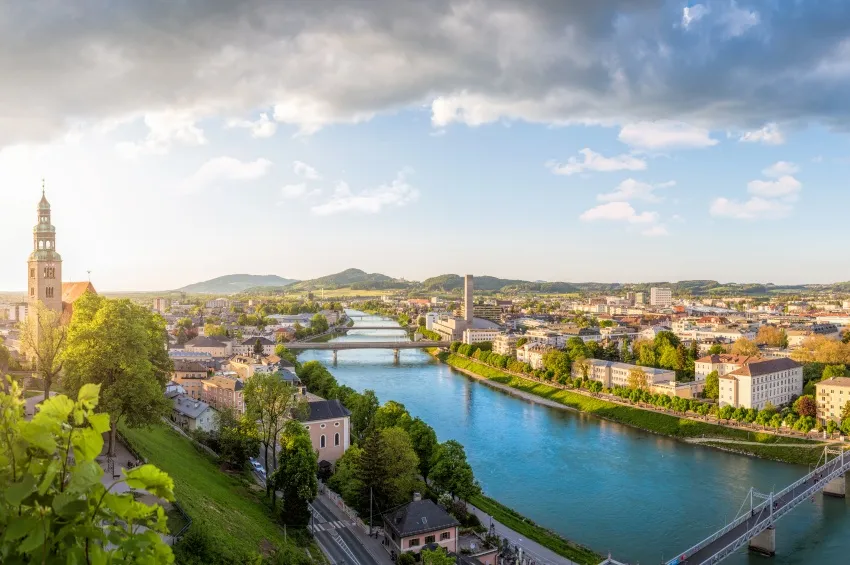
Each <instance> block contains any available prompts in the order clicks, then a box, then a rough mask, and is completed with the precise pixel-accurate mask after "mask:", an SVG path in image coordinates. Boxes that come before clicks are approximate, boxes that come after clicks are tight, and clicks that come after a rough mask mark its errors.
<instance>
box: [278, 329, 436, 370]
mask: <svg viewBox="0 0 850 565" xmlns="http://www.w3.org/2000/svg"><path fill="white" fill-rule="evenodd" d="M360 329H362V328H360ZM390 329H401V328H390ZM451 344H452V342H450V341H326V342H324V343H322V342H309V341H291V342H289V343H287V344H286V348H287V349H289V350H291V351H303V350H305V349H322V350H326V351H327V350H330V351H333V355H334V363H336V354H337V351H342V350H344V349H392V350H393V351H394V352H395V361H396V362H398V359H399V352H400V351H401V350H402V349H425V348H428V347H449V346H450V345H451Z"/></svg>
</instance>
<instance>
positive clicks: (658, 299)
mask: <svg viewBox="0 0 850 565" xmlns="http://www.w3.org/2000/svg"><path fill="white" fill-rule="evenodd" d="M649 304H650V306H658V307H659V308H669V307H670V305H672V304H673V291H672V290H671V289H669V288H663V287H658V286H654V287H652V288H650V289H649Z"/></svg>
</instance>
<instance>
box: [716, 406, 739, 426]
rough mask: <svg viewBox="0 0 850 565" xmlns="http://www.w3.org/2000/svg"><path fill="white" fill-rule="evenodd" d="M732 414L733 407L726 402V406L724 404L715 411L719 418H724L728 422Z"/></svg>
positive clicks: (733, 411)
mask: <svg viewBox="0 0 850 565" xmlns="http://www.w3.org/2000/svg"><path fill="white" fill-rule="evenodd" d="M734 414H735V409H734V408H733V407H732V406H730V405H728V404H727V405H726V406H724V407H722V408H721V409H720V411H719V412H718V413H717V417H718V418H720V419H721V420H726V421H727V422H728V421H729V420H731V419H732V417H733V415H734Z"/></svg>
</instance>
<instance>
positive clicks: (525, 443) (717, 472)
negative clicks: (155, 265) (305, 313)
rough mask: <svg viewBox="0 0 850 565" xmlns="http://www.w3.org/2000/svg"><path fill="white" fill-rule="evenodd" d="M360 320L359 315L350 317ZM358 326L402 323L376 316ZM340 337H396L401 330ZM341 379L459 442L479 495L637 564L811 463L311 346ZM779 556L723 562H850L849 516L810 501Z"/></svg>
mask: <svg viewBox="0 0 850 565" xmlns="http://www.w3.org/2000/svg"><path fill="white" fill-rule="evenodd" d="M351 313H352V314H357V312H353V311H352V312H351ZM356 324H362V325H367V324H368V325H370V326H374V325H384V324H386V325H387V326H388V327H393V326H396V325H397V324H395V322H393V321H390V320H386V319H385V318H379V317H368V318H364V319H362V320H357V322H356ZM337 339H338V340H357V341H364V340H370V341H371V340H374V341H397V340H399V339H405V338H404V337H403V334H401V332H399V331H392V330H387V331H383V330H363V331H361V332H356V331H353V332H349V334H348V335H347V336H345V337H340V338H337ZM299 358H300V360H301V361H302V362H303V361H310V360H318V361H320V362H322V363H323V364H325V365H326V366H327V367H328V368H329V369H330V371H331V372H332V373H333V374H334V375H335V376H336V378H337V380H338V381H339V382H340V383H341V384H346V385H348V386H350V387H352V388H354V389H356V390H359V391H363V390H365V389H372V390H374V391H375V392H376V393H377V395H378V398H379V399H380V400H381V402H385V401H387V400H396V401H398V402H402V403H403V404H404V405H405V406H406V407H407V409H408V411H409V412H410V413H411V414H412V415H413V416H419V417H421V418H422V419H423V420H425V421H426V422H428V423H429V424H430V425H431V426H433V428H434V429H435V430H436V432H437V436H438V438H439V440H440V441H445V440H447V439H456V440H458V441H459V442H461V443H462V444H463V445H464V446H465V447H466V453H467V457H468V459H469V461H470V463H471V464H472V467H473V469H474V470H475V475H476V477H477V478H478V480H479V481H480V482H481V485H482V487H483V488H484V492H485V493H486V494H487V495H489V496H491V497H493V498H495V499H496V500H498V501H500V502H502V503H503V504H506V505H507V506H510V507H512V508H514V509H516V510H517V511H519V512H521V513H522V514H524V515H526V516H528V517H529V518H531V519H532V520H534V521H536V522H537V523H539V524H541V525H544V526H546V527H548V528H551V529H552V530H555V531H557V532H559V533H560V534H562V535H563V536H564V537H566V538H568V539H571V540H573V541H576V542H578V543H581V544H584V545H587V546H589V547H591V548H593V549H594V550H596V551H597V552H599V553H603V554H605V553H607V552H608V551H611V553H612V554H613V556H614V557H615V558H616V559H620V560H627V561H629V562H631V563H635V562H638V561H639V562H640V563H643V564H651V563H661V562H662V559H670V558H671V557H673V556H674V555H675V554H676V553H677V552H680V551H683V550H685V549H687V548H688V547H690V546H691V545H693V544H695V543H696V542H698V541H699V540H701V539H703V538H704V537H706V536H708V535H709V534H711V533H712V532H714V531H715V530H717V529H718V528H720V527H721V526H722V525H723V524H724V523H725V521H726V520H727V519H728V518H731V517H732V516H733V515H734V514H735V513H736V511H737V510H738V508H739V507H740V506H741V503H742V502H743V500H744V498H745V496H746V494H747V492H748V491H749V489H750V486H753V487H755V488H756V489H758V490H760V491H761V492H770V490H771V489H776V490H779V489H781V488H783V487H784V486H785V485H786V484H788V483H790V482H793V481H794V480H795V479H796V478H798V477H799V476H801V475H802V474H804V473H805V472H806V468H805V467H803V468H800V467H798V466H794V465H787V464H782V463H776V462H772V461H763V460H759V459H754V458H750V457H745V456H740V455H734V454H730V453H725V452H721V451H718V450H715V449H711V448H704V447H697V446H692V445H686V444H684V443H681V442H678V441H675V440H672V439H667V438H664V437H659V436H656V435H653V434H649V433H645V432H642V431H639V430H635V429H633V428H630V427H628V426H623V425H619V424H615V423H611V422H607V421H604V420H600V419H598V418H595V417H593V416H589V415H585V414H580V413H575V412H570V411H566V410H558V409H555V408H549V407H546V406H541V405H539V404H535V403H533V402H528V401H526V400H523V399H519V398H516V397H513V396H511V395H509V394H506V393H504V392H502V391H499V390H495V389H493V388H491V387H488V386H487V385H485V384H483V383H481V382H479V381H477V380H475V379H472V378H469V377H467V376H465V375H463V374H461V373H459V372H457V371H454V370H453V369H451V368H450V367H448V366H446V365H443V364H441V363H439V362H437V361H436V360H434V359H433V358H432V357H431V356H430V355H428V354H427V353H426V352H424V351H420V350H402V351H401V359H400V363H399V364H397V365H396V364H394V363H393V352H392V350H389V349H387V350H350V351H340V352H339V353H338V362H337V364H336V365H335V366H334V365H333V362H332V357H331V352H330V351H318V350H308V351H305V352H303V353H302V354H301V355H300V356H299ZM776 541H777V555H776V556H775V557H774V558H772V559H768V558H765V557H761V556H757V555H754V554H749V553H747V552H746V551H740V552H739V553H738V554H736V555H735V556H733V557H731V558H730V559H728V560H726V561H725V562H724V563H730V564H743V563H747V564H750V563H753V564H754V563H761V564H764V565H768V564H769V563H771V562H772V563H775V564H777V565H779V564H782V565H785V564H792V563H794V564H804V563H805V564H809V563H819V564H836V565H840V564H850V509H848V507H847V503H846V501H845V500H841V499H832V498H824V497H823V496H821V495H818V496H817V497H815V500H814V502H813V503H808V502H807V503H805V504H803V505H801V506H800V507H798V508H797V509H795V510H794V511H793V513H792V514H791V515H789V516H787V517H786V518H783V519H782V520H781V521H780V522H779V523H778V525H777V528H776Z"/></svg>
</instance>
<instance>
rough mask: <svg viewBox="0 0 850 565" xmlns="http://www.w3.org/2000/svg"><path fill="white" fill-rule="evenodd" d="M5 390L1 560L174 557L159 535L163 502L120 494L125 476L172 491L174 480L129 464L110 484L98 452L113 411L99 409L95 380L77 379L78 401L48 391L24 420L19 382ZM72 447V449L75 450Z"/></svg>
mask: <svg viewBox="0 0 850 565" xmlns="http://www.w3.org/2000/svg"><path fill="white" fill-rule="evenodd" d="M7 383H8V385H9V390H10V394H6V393H3V392H0V429H2V431H3V433H2V434H0V493H2V494H0V532H3V535H0V556H2V561H3V562H4V563H81V564H82V563H86V564H91V563H150V564H153V563H173V562H174V556H173V555H172V553H171V548H170V547H169V546H168V545H167V544H166V543H165V542H164V541H163V540H162V539H161V537H160V536H159V535H158V534H160V533H162V534H165V533H167V532H168V530H167V526H166V521H165V512H164V510H163V509H162V507H161V506H159V505H156V504H155V505H147V504H145V503H144V502H139V501H137V500H135V497H134V496H133V493H131V492H125V493H124V494H117V493H116V492H113V489H114V488H115V487H116V486H117V485H119V484H121V483H126V485H127V486H129V487H130V488H134V489H144V490H146V491H148V492H150V493H151V494H153V495H154V496H157V497H159V498H162V499H164V500H169V501H170V500H173V499H174V493H173V490H174V483H173V482H172V480H171V479H170V478H169V477H168V475H166V474H165V473H163V472H162V471H160V470H159V469H157V468H156V467H154V466H153V465H142V466H140V467H136V468H135V469H130V470H125V472H124V479H122V480H119V481H114V482H112V483H111V484H109V486H108V487H105V486H104V485H103V483H102V482H101V477H102V475H103V470H102V469H101V467H100V465H98V464H97V462H96V461H95V458H96V457H97V456H98V455H99V454H100V452H101V450H102V449H103V435H102V434H103V433H105V432H106V431H107V430H108V429H109V420H110V418H109V414H106V413H95V408H96V407H97V406H98V393H99V389H100V387H99V386H98V385H93V384H86V385H84V386H82V387H80V390H79V392H78V394H77V396H76V398H77V400H76V402H75V401H73V400H71V399H70V398H68V397H67V396H64V395H57V396H54V397H52V398H48V399H46V400H45V401H44V403H43V404H42V405H41V409H40V410H39V411H38V412H37V413H36V415H35V416H33V418H32V421H29V422H25V421H24V420H23V405H24V401H23V400H22V398H21V394H20V388H19V387H18V385H17V383H14V382H12V381H11V379H10V380H9V381H7ZM72 450H73V457H71V454H72Z"/></svg>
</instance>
